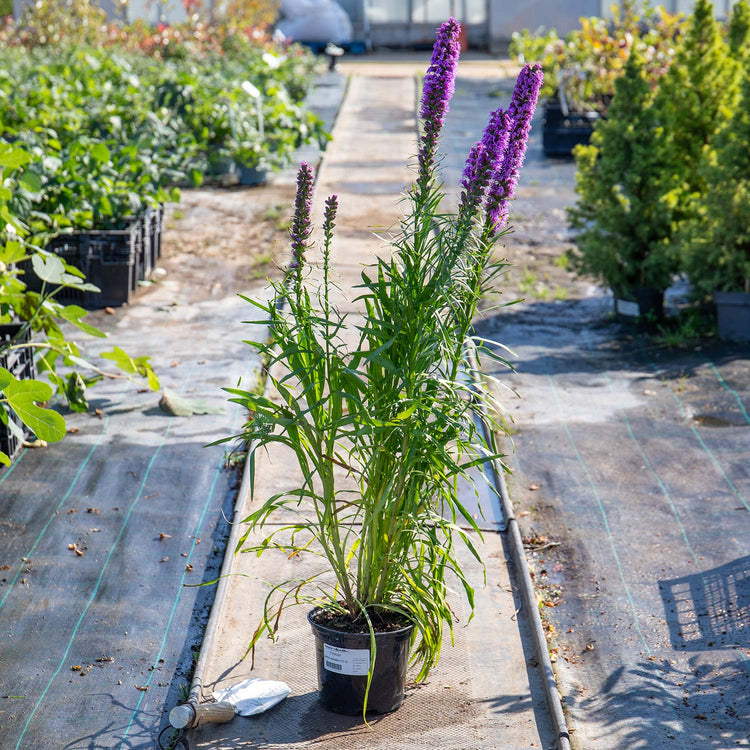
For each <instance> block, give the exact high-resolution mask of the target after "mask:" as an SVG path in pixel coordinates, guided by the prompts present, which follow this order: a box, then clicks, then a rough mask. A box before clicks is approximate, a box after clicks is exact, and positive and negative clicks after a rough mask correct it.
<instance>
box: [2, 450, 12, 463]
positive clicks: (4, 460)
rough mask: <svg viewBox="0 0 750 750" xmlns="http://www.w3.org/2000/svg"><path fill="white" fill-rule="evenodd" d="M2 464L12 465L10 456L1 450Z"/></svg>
mask: <svg viewBox="0 0 750 750" xmlns="http://www.w3.org/2000/svg"><path fill="white" fill-rule="evenodd" d="M0 464H5V466H10V458H9V457H8V456H6V455H5V453H3V452H2V451H0Z"/></svg>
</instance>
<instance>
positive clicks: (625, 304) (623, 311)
mask: <svg viewBox="0 0 750 750" xmlns="http://www.w3.org/2000/svg"><path fill="white" fill-rule="evenodd" d="M616 304H617V312H618V313H620V315H625V316H627V317H629V318H637V317H638V303H637V302H630V301H629V300H626V299H618V300H617V301H616Z"/></svg>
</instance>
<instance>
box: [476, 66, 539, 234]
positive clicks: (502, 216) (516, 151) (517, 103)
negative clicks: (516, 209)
mask: <svg viewBox="0 0 750 750" xmlns="http://www.w3.org/2000/svg"><path fill="white" fill-rule="evenodd" d="M543 78H544V74H543V73H542V68H541V66H540V65H539V64H538V63H535V64H534V65H524V67H523V70H522V71H521V73H520V75H519V76H518V80H517V81H516V87H515V89H514V90H513V98H512V99H511V103H510V107H509V108H508V119H509V120H510V137H509V139H508V146H507V149H506V150H505V156H504V157H503V160H502V163H501V164H500V166H499V167H498V168H497V169H496V170H495V174H494V176H493V179H492V184H491V185H490V189H489V191H488V194H487V202H486V203H485V208H486V211H487V226H488V228H490V229H491V230H492V231H493V232H496V231H497V230H498V229H499V228H500V227H501V226H503V225H504V224H505V223H506V222H507V220H508V208H509V205H510V200H511V198H512V197H513V194H514V192H515V189H516V185H517V184H518V175H519V172H520V170H521V167H522V165H523V160H524V157H525V156H526V143H527V142H528V139H529V130H530V129H531V118H532V117H533V116H534V110H535V109H536V101H537V99H538V97H539V89H540V88H541V87H542V80H543Z"/></svg>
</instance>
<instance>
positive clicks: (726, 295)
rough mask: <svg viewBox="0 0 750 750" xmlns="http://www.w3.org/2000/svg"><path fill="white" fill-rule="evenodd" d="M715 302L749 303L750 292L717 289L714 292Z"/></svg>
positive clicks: (729, 303)
mask: <svg viewBox="0 0 750 750" xmlns="http://www.w3.org/2000/svg"><path fill="white" fill-rule="evenodd" d="M714 302H719V303H721V304H724V305H747V304H748V303H750V292H745V291H740V292H722V291H719V290H718V289H717V290H716V291H715V292H714Z"/></svg>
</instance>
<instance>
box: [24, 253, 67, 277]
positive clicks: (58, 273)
mask: <svg viewBox="0 0 750 750" xmlns="http://www.w3.org/2000/svg"><path fill="white" fill-rule="evenodd" d="M31 265H32V267H33V269H34V273H35V274H36V275H37V276H38V277H39V278H40V279H41V280H42V281H46V282H47V283H49V284H62V280H63V276H64V275H65V266H64V265H63V262H62V261H61V260H60V258H58V257H57V256H56V255H52V254H50V253H45V254H44V255H42V254H41V253H34V255H32V256H31Z"/></svg>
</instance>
